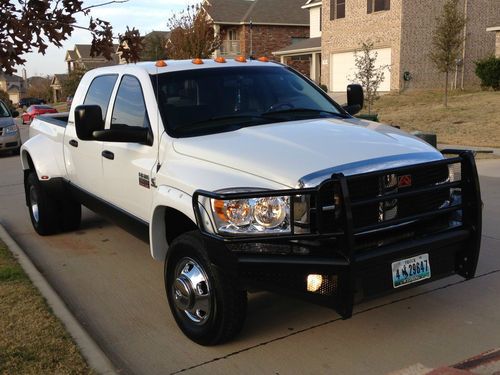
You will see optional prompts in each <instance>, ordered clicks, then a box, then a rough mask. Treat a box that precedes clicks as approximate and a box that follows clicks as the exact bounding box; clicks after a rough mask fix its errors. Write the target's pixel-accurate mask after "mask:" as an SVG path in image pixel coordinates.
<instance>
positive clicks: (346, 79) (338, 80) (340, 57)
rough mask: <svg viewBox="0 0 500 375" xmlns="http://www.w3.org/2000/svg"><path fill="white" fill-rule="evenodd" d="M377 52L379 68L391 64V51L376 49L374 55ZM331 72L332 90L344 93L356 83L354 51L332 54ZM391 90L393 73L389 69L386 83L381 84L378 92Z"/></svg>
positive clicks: (386, 72)
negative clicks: (350, 85)
mask: <svg viewBox="0 0 500 375" xmlns="http://www.w3.org/2000/svg"><path fill="white" fill-rule="evenodd" d="M374 52H377V53H378V56H377V61H376V62H375V65H376V66H377V67H379V66H381V65H390V64H391V49H390V48H379V49H374V50H373V51H372V53H374ZM330 63H331V70H330V73H331V75H330V77H331V78H330V90H331V91H337V92H343V91H346V87H347V85H349V84H351V83H356V82H354V74H355V72H356V70H355V66H354V51H352V52H342V53H332V55H331V57H330ZM390 89H391V72H390V70H389V69H386V70H385V77H384V81H383V82H382V83H381V84H380V86H379V89H378V91H390Z"/></svg>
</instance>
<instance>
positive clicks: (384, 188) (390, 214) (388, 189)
mask: <svg viewBox="0 0 500 375" xmlns="http://www.w3.org/2000/svg"><path fill="white" fill-rule="evenodd" d="M398 185H399V181H398V176H396V175H395V174H393V173H392V174H387V175H385V176H381V177H380V180H379V193H380V195H381V196H384V195H386V194H392V193H397V192H398ZM397 215H398V200H397V199H391V200H387V201H382V202H380V203H379V205H378V221H379V222H382V221H386V220H392V219H394V218H396V216H397Z"/></svg>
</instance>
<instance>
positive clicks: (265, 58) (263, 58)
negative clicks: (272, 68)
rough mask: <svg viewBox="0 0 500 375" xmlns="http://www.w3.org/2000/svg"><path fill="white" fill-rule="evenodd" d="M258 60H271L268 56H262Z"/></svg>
mask: <svg viewBox="0 0 500 375" xmlns="http://www.w3.org/2000/svg"><path fill="white" fill-rule="evenodd" d="M257 60H259V61H260V62H269V59H268V58H267V57H266V56H261V57H259V58H258V59H257Z"/></svg>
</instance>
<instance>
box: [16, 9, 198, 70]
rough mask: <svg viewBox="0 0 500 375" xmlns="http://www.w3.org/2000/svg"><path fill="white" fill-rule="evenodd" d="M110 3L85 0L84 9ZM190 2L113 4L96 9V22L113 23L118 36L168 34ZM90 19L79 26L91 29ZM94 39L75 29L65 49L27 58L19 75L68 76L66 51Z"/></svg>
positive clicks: (54, 48) (49, 50)
mask: <svg viewBox="0 0 500 375" xmlns="http://www.w3.org/2000/svg"><path fill="white" fill-rule="evenodd" d="M105 2H108V0H84V5H85V6H89V5H94V4H102V3H105ZM188 3H189V4H192V3H193V2H192V1H190V0H129V1H128V2H126V3H123V4H110V5H106V6H104V7H98V8H93V9H92V11H91V14H90V15H92V16H93V17H94V18H101V19H104V20H106V21H109V22H111V25H112V26H113V30H114V33H115V35H118V34H119V33H123V32H125V30H126V27H127V26H129V28H132V27H135V28H136V29H139V31H140V32H141V34H142V35H144V34H147V33H149V32H151V31H153V30H163V31H165V30H166V24H167V20H168V19H169V18H170V16H171V15H172V13H173V12H177V11H180V10H182V9H184V8H185V7H186V6H187V4H188ZM90 15H89V17H88V18H85V17H83V16H79V17H77V24H78V25H80V26H85V27H86V26H88V23H89V20H90ZM91 42H92V37H91V35H90V33H89V32H88V31H85V30H78V29H75V30H74V32H73V34H72V35H71V37H70V38H69V39H67V40H66V41H65V42H63V46H62V47H61V48H57V47H54V46H49V48H47V50H46V53H45V55H42V54H38V53H36V52H33V53H29V54H26V55H24V58H25V59H26V60H27V62H26V63H25V64H24V66H17V70H18V71H17V73H15V74H17V75H21V74H22V69H23V68H25V69H26V72H27V76H28V77H31V76H47V75H53V74H56V73H67V65H66V63H65V61H64V57H65V55H66V50H68V49H73V46H74V45H75V44H90V43H91Z"/></svg>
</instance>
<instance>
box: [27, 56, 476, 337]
mask: <svg viewBox="0 0 500 375" xmlns="http://www.w3.org/2000/svg"><path fill="white" fill-rule="evenodd" d="M362 104H363V93H362V90H361V88H360V87H359V86H357V85H351V86H349V88H348V103H347V105H345V106H340V105H338V104H337V103H335V102H334V101H333V100H332V99H331V98H330V97H329V96H328V95H326V93H324V92H323V91H322V90H321V89H320V88H319V87H318V86H317V85H315V84H314V83H313V82H311V81H310V80H309V79H307V78H305V77H304V76H302V75H300V74H298V73H296V72H295V71H293V70H292V69H291V68H289V67H286V66H283V65H280V64H277V63H273V62H268V61H267V60H266V59H260V60H246V59H244V58H238V59H235V60H227V61H226V60H224V59H221V58H219V59H217V60H199V59H196V60H193V61H159V62H157V63H154V62H150V63H140V64H136V65H124V66H113V67H106V68H100V69H94V70H91V71H90V72H88V73H87V74H86V75H85V76H84V77H83V79H82V81H81V83H80V85H79V87H78V90H77V92H76V94H75V96H74V99H73V103H72V107H71V111H70V112H69V114H58V115H48V116H47V115H46V116H41V117H39V118H37V119H35V120H34V121H33V123H32V125H31V128H30V139H29V140H28V141H27V142H25V143H24V145H23V146H22V150H21V159H22V167H23V169H24V174H25V191H26V203H27V206H28V208H29V214H30V217H31V221H32V223H33V226H34V228H35V230H36V231H37V232H38V233H39V234H41V235H48V234H52V233H56V232H59V231H68V230H75V229H76V228H78V226H79V225H80V220H81V218H80V216H81V204H83V205H85V206H87V207H89V208H90V209H92V210H94V211H96V212H100V213H104V214H105V215H106V216H107V217H109V218H110V219H111V220H114V221H115V222H117V223H119V224H121V225H123V226H125V227H126V228H129V229H130V230H133V232H134V233H136V234H138V235H141V234H142V235H143V237H145V238H147V239H148V240H149V243H150V249H151V255H152V257H153V258H154V259H156V260H158V261H162V262H165V274H164V275H165V276H164V278H165V286H166V294H167V298H168V301H169V304H170V308H171V311H172V314H173V316H174V318H175V320H176V322H177V323H178V326H179V327H180V329H181V330H182V331H183V332H184V333H185V334H186V335H187V336H188V337H189V338H190V339H192V340H194V341H195V342H198V343H200V344H203V345H214V344H218V343H221V342H224V341H227V340H229V339H230V338H232V337H234V336H235V335H236V334H237V333H238V332H239V330H240V329H241V328H242V326H243V323H244V320H245V312H246V304H247V291H248V290H256V289H257V290H259V289H264V290H271V291H278V292H283V293H290V294H293V295H296V296H301V297H304V298H306V299H309V300H311V301H314V302H317V303H320V304H324V305H327V306H330V307H332V308H334V309H335V310H336V311H337V312H338V313H339V314H340V315H341V316H342V317H343V318H349V317H350V316H351V315H352V310H353V304H354V303H355V302H358V301H360V300H362V299H365V298H371V297H374V296H378V295H381V294H384V293H388V292H391V291H396V290H403V289H406V288H408V287H411V286H415V285H420V284H422V283H424V282H429V281H433V280H436V279H439V278H442V277H446V276H449V275H451V274H459V275H461V276H463V277H464V278H472V277H473V276H474V274H475V269H476V265H477V261H478V256H479V248H480V238H481V208H482V204H481V197H480V190H479V183H478V177H477V171H476V167H475V163H474V158H473V155H472V154H471V153H470V152H467V151H453V150H449V151H443V152H439V151H437V150H436V149H435V148H433V147H431V146H430V145H428V144H427V143H425V142H423V141H421V140H420V139H417V138H415V137H413V136H410V135H408V134H406V133H404V132H402V131H400V130H399V129H396V128H394V127H390V126H385V125H381V124H378V123H373V122H369V121H364V120H360V119H357V118H354V117H353V116H352V115H353V114H355V113H356V112H358V111H359V110H360V109H361V107H362Z"/></svg>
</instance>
